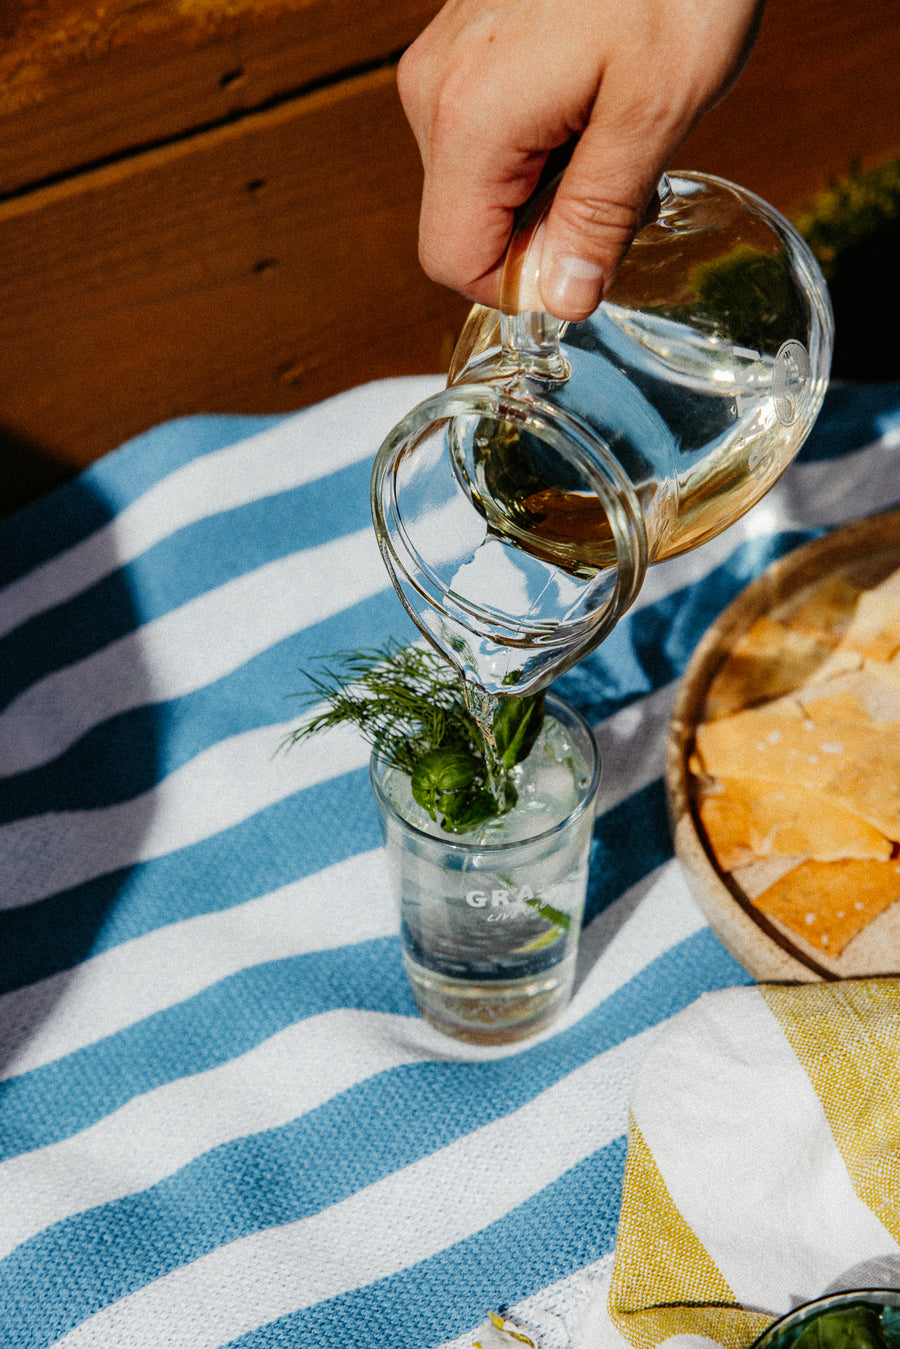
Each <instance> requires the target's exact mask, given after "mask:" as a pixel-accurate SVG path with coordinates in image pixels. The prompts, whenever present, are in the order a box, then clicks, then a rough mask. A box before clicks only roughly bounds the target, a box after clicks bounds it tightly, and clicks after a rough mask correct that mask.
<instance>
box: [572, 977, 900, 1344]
mask: <svg viewBox="0 0 900 1349" xmlns="http://www.w3.org/2000/svg"><path fill="white" fill-rule="evenodd" d="M879 1284H880V1285H885V1284H900V980H896V979H869V980H855V981H847V982H841V983H823V984H808V985H803V986H801V987H783V986H776V985H764V986H759V987H756V988H738V989H729V990H726V991H725V992H720V993H711V994H707V995H705V996H704V997H702V998H700V999H699V1000H698V1001H697V1002H696V1003H694V1004H692V1006H691V1007H689V1008H687V1009H686V1011H685V1012H683V1013H681V1014H680V1015H679V1016H677V1017H676V1018H674V1019H673V1021H672V1022H670V1023H669V1025H668V1026H667V1027H666V1029H665V1030H664V1031H663V1032H662V1034H661V1035H660V1036H659V1038H658V1039H657V1040H656V1041H655V1043H654V1045H653V1046H652V1048H651V1050H650V1051H649V1053H648V1055H647V1057H646V1059H645V1060H644V1062H643V1064H642V1066H641V1071H640V1074H639V1077H638V1081H637V1083H636V1086H635V1091H634V1095H633V1099H632V1110H631V1118H630V1126H629V1144H628V1157H627V1162H626V1168H625V1177H624V1188H623V1197H622V1208H621V1214H620V1219H619V1230H618V1238H617V1244H616V1256H615V1261H614V1264H613V1269H612V1273H611V1276H610V1278H609V1280H608V1282H607V1285H606V1287H605V1289H604V1293H603V1297H602V1300H598V1302H597V1304H596V1305H595V1307H594V1308H593V1311H592V1314H591V1315H590V1316H589V1318H588V1323H587V1324H586V1325H585V1326H584V1327H583V1332H582V1335H581V1336H579V1349H656V1346H658V1345H662V1344H664V1343H665V1342H666V1341H670V1340H673V1337H676V1342H677V1340H680V1342H681V1346H683V1349H688V1346H691V1345H692V1346H694V1349H702V1346H703V1345H704V1344H705V1345H707V1346H708V1347H709V1349H714V1346H715V1345H717V1344H718V1345H723V1346H726V1347H727V1349H742V1347H743V1346H746V1345H748V1344H750V1343H751V1342H752V1340H753V1339H754V1338H755V1337H756V1336H757V1335H758V1334H759V1333H760V1332H761V1331H762V1330H763V1329H764V1328H765V1327H766V1325H768V1324H769V1323H770V1322H771V1320H772V1319H773V1318H774V1317H776V1316H780V1315H782V1314H784V1313H785V1312H787V1311H790V1310H791V1309H792V1308H793V1307H795V1306H797V1305H798V1304H799V1303H801V1302H806V1301H808V1300H810V1299H811V1298H814V1297H818V1296H820V1295H821V1294H823V1293H825V1292H831V1291H835V1290H836V1289H837V1288H841V1287H844V1288H858V1287H862V1286H866V1285H868V1286H876V1285H879ZM700 1337H702V1338H700ZM710 1341H712V1342H713V1343H712V1346H711V1347H710V1346H709V1342H710ZM671 1349H675V1343H674V1342H673V1345H672V1346H671Z"/></svg>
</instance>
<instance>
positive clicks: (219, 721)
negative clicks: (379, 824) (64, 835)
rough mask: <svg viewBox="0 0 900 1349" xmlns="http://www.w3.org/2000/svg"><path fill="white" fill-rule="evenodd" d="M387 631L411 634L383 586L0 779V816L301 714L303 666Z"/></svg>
mask: <svg viewBox="0 0 900 1349" xmlns="http://www.w3.org/2000/svg"><path fill="white" fill-rule="evenodd" d="M388 633H390V634H392V635H393V636H394V637H395V638H396V640H397V641H401V642H410V641H413V640H414V632H413V627H412V624H411V622H409V620H408V619H407V618H406V613H405V611H404V610H403V608H402V607H401V605H400V604H398V602H397V597H396V595H395V594H394V591H393V590H392V589H390V587H387V588H386V589H385V590H382V591H379V592H378V593H377V594H375V595H373V596H372V597H371V598H370V599H367V600H363V601H361V602H360V603H359V604H354V605H351V606H350V607H349V608H346V609H342V610H340V611H339V612H338V613H336V614H334V615H332V616H331V617H329V618H327V619H323V621H322V622H321V623H314V624H312V625H311V626H310V627H308V628H303V629H302V630H301V631H299V632H297V633H292V634H291V636H290V637H286V638H284V640H283V641H280V642H276V643H275V644H274V645H273V646H270V647H267V648H266V650H264V651H262V652H260V653H259V655H257V656H253V657H252V658H251V659H250V660H248V661H246V662H244V664H242V665H240V666H238V668H237V669H236V670H234V671H232V672H231V673H230V674H227V675H224V676H223V677H222V678H221V679H219V680H217V681H216V682H215V683H213V684H209V685H207V686H205V687H203V688H200V689H197V690H195V691H194V692H192V693H188V694H185V695H184V696H183V697H181V698H172V699H169V700H167V701H165V702H156V703H147V704H145V705H144V706H142V707H137V708H132V709H130V710H129V711H127V712H121V713H119V714H118V715H116V716H114V717H110V718H109V719H108V720H107V721H104V722H102V723H100V724H99V725H97V726H94V727H92V728H91V729H90V730H89V731H87V732H86V733H85V734H84V735H83V736H81V738H80V739H79V740H77V741H76V742H75V743H74V744H73V745H72V746H70V748H69V749H67V750H64V751H63V753H62V754H60V755H58V756H57V757H56V758H54V759H52V760H50V762H48V763H46V764H42V765H41V766H40V767H38V768H32V769H28V770H26V771H25V772H21V773H13V774H10V775H8V776H7V777H5V778H2V779H0V823H8V822H9V821H11V820H16V819H26V818H28V816H30V815H39V814H41V813H42V812H43V811H45V810H47V809H53V810H66V809H70V810H84V809H89V808H91V807H95V806H107V805H113V804H115V803H116V802H119V801H127V800H130V799H131V798H132V797H135V796H139V795H140V794H141V793H143V792H146V791H149V790H150V789H151V788H152V787H154V786H155V785H156V784H157V783H158V782H160V781H162V779H163V778H164V777H166V776H168V774H169V773H172V772H174V771H175V770H176V769H177V768H180V767H181V766H182V765H183V764H186V763H188V762H189V761H190V760H191V759H193V758H194V757H195V756H196V755H198V754H199V753H201V751H203V750H205V749H208V748H210V747H211V746H212V745H215V744H217V743H218V742H219V741H221V740H225V739H227V738H228V737H230V736H233V735H239V734H241V733H242V732H244V731H252V730H256V729H258V728H261V727H264V726H272V725H276V724H280V723H282V722H285V721H290V720H291V718H292V716H296V720H297V721H298V722H299V721H300V720H301V717H302V713H303V707H302V704H300V703H298V702H297V700H296V697H294V696H292V695H295V694H296V693H300V692H302V691H303V690H304V689H308V688H309V684H308V682H307V679H306V676H305V670H307V669H308V670H312V669H313V667H314V663H315V661H316V660H317V659H318V658H319V657H321V656H322V655H330V654H331V653H333V652H335V651H340V650H342V649H345V648H347V647H348V646H350V645H352V646H354V647H360V646H374V645H376V644H381V643H382V642H383V641H384V640H385V637H386V634H388ZM272 735H273V740H272V754H273V756H274V757H273V760H272V764H271V772H272V773H273V775H276V774H278V773H279V772H280V771H281V770H280V766H279V765H280V759H279V757H278V756H277V755H276V751H277V750H278V748H279V739H278V736H277V734H276V732H275V731H273V733H272ZM294 752H296V753H302V752H303V751H302V750H298V751H294Z"/></svg>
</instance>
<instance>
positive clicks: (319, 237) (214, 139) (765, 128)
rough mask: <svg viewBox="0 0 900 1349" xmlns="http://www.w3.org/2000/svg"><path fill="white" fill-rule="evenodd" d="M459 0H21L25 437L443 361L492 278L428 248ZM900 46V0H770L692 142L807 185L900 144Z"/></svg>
mask: <svg viewBox="0 0 900 1349" xmlns="http://www.w3.org/2000/svg"><path fill="white" fill-rule="evenodd" d="M437 7H438V4H437V0H394V2H393V3H392V4H391V5H385V4H383V2H382V0H354V3H353V5H352V7H351V6H349V4H348V2H347V0H190V2H188V0H142V3H140V4H135V3H134V0H102V3H101V0H90V2H88V0H6V4H5V5H4V6H2V10H0V26H2V27H3V34H4V36H5V37H7V39H8V40H7V41H6V42H5V43H4V45H3V47H2V48H0V197H2V196H3V194H4V193H5V194H6V199H5V201H2V202H0V259H2V270H0V343H2V350H3V361H2V362H0V438H2V436H3V433H4V431H5V433H6V436H7V441H8V443H12V442H14V443H15V445H16V447H21V446H26V447H27V446H31V447H34V448H35V451H36V452H37V453H45V454H46V455H48V456H50V458H51V459H52V460H53V461H54V462H55V463H57V464H58V463H66V464H76V465H80V464H84V463H87V462H89V461H90V460H91V459H93V458H95V457H96V456H97V455H99V454H101V453H103V452H105V451H106V450H109V449H112V448H114V447H115V446H116V445H117V444H118V443H120V442H121V441H122V440H123V439H125V438H126V437H128V436H130V435H132V434H134V433H135V432H137V431H140V430H143V429H144V428H146V427H147V426H150V425H152V424H154V423H155V422H158V421H161V420H164V419H165V418H168V417H172V416H176V415H179V414H181V413H194V412H215V411H243V412H255V411H259V412H276V411H283V410H289V409H292V408H297V407H302V406H304V405H306V404H308V403H311V402H314V401H316V400H317V399H320V398H323V397H326V396H327V395H328V394H331V393H334V392H336V391H338V390H340V389H342V388H347V387H349V386H351V385H353V384H356V383H359V382H360V381H362V380H366V379H371V378H376V377H380V376H389V375H396V374H401V373H413V372H425V371H433V370H436V369H439V368H445V367H446V363H447V358H448V355H449V349H450V348H451V347H452V344H453V340H454V337H455V334H456V333H457V332H458V330H459V326H460V324H461V322H462V319H463V317H464V314H465V312H466V309H467V305H466V304H465V302H464V301H462V300H460V299H459V298H458V297H456V296H453V295H451V294H450V293H449V292H447V291H444V290H441V289H440V288H438V287H436V286H433V285H431V284H430V283H429V282H428V281H427V280H426V279H425V277H424V276H423V274H422V273H421V271H420V269H419V264H418V260H417V253H416V221H417V216H418V200H419V190H420V182H421V171H420V165H419V157H418V153H417V150H416V147H415V144H414V141H413V138H412V136H411V134H410V132H409V130H408V128H407V126H406V123H405V120H404V118H403V115H402V112H401V109H400V106H399V101H398V99H397V96H396V92H395V87H394V82H395V67H396V52H397V49H398V48H399V47H401V46H402V45H404V44H405V43H406V42H408V41H409V40H410V39H411V38H412V37H413V36H414V35H415V33H417V32H418V31H419V29H420V28H421V27H422V26H424V24H425V23H426V22H427V20H428V19H429V18H430V16H431V14H433V13H434V12H435V10H436V9H437ZM898 65H900V24H897V23H896V8H895V0H871V3H870V4H869V5H867V6H866V7H864V8H863V7H861V6H856V5H847V4H846V3H845V0H769V5H768V9H767V12H766V16H765V19H764V22H763V28H762V32H761V35H760V39H759V43H758V46H757V49H756V51H755V53H754V55H753V56H752V58H751V61H750V63H749V65H748V67H747V69H746V71H745V72H744V74H743V76H742V78H741V80H740V81H739V83H738V85H737V87H736V88H735V90H734V91H733V92H732V93H731V94H730V95H729V97H728V98H727V99H726V100H725V101H724V102H723V103H722V104H721V105H720V106H719V107H718V108H717V109H715V110H714V111H713V112H712V113H711V114H710V116H709V117H708V118H707V119H706V121H705V122H704V123H703V125H702V126H701V127H700V128H699V129H698V130H697V131H696V132H695V133H694V134H693V136H692V137H691V138H690V139H689V140H688V142H687V143H686V144H685V146H684V147H683V148H682V151H681V153H680V154H679V156H678V161H677V162H678V163H679V164H680V165H682V166H684V167H693V168H699V169H703V170H706V171H710V172H714V173H721V174H723V175H724V176H726V177H730V178H732V179H734V180H736V181H738V182H742V183H744V184H746V185H747V186H748V187H750V188H752V189H754V190H755V191H757V192H760V193H761V194H762V195H763V196H764V197H766V198H768V199H769V200H770V201H772V202H773V203H774V204H775V205H776V206H778V207H780V208H781V209H782V210H784V211H787V212H791V211H793V210H794V209H796V208H797V207H798V206H800V205H801V204H805V203H806V202H807V201H808V199H809V198H810V196H812V195H813V194H814V193H815V192H816V191H818V190H819V189H820V188H821V187H823V186H824V185H825V184H826V183H827V181H828V179H829V177H830V176H832V175H841V174H843V173H844V172H845V171H846V170H847V168H848V167H849V166H850V164H851V163H852V162H853V161H854V160H858V161H860V162H861V163H862V164H863V165H868V164H871V163H875V162H878V161H881V160H883V159H885V158H887V157H889V156H890V155H893V154H900V128H898V112H900V103H898V98H897V94H896V70H897V68H898ZM361 69H364V71H365V73H360V70H361ZM354 70H355V71H356V73H348V72H352V71H354Z"/></svg>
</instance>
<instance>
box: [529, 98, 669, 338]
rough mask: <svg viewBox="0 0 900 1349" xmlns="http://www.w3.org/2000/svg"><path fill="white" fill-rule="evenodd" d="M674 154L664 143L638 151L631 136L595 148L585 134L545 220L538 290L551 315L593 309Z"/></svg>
mask: <svg viewBox="0 0 900 1349" xmlns="http://www.w3.org/2000/svg"><path fill="white" fill-rule="evenodd" d="M606 134H607V137H608V135H609V133H608V131H607V133H606ZM679 139H680V138H679ZM676 143H677V142H676ZM674 148H675V145H673V144H669V143H668V141H666V143H664V144H662V145H658V146H653V147H648V146H647V145H646V144H644V145H641V146H640V150H639V151H638V147H637V146H636V145H635V141H634V139H632V137H630V136H629V137H627V138H624V139H622V140H618V138H617V140H616V142H615V143H613V144H612V145H610V143H609V141H608V139H607V140H604V141H603V143H602V144H601V136H600V130H599V128H595V127H594V125H593V124H589V125H588V126H587V127H586V128H585V130H584V132H583V133H582V136H581V138H580V140H579V141H578V143H577V144H576V146H575V149H574V151H573V153H572V157H571V159H570V161H569V164H568V167H567V168H566V171H565V173H564V174H563V176H562V178H561V179H560V183H559V187H558V188H557V191H556V196H555V197H554V200H553V205H552V206H551V208H550V211H549V213H548V215H547V218H546V230H545V234H544V241H543V245H542V249H541V270H540V290H541V298H542V299H543V302H544V305H545V306H546V308H547V309H548V310H549V311H550V313H551V314H554V315H555V316H556V317H557V318H559V319H568V320H570V321H577V320H579V319H584V318H587V316H588V315H589V314H591V313H593V311H594V310H595V309H596V308H597V305H598V304H599V303H600V301H601V300H602V298H603V296H604V294H605V293H606V291H607V290H608V289H609V287H610V286H611V285H612V282H613V278H614V277H615V274H616V271H617V270H618V268H619V265H620V264H621V262H622V259H623V258H624V257H625V254H626V253H627V251H628V248H629V245H630V244H631V241H632V239H633V238H634V236H635V234H637V232H638V230H639V229H640V228H641V225H642V224H643V222H644V220H645V218H646V216H647V212H648V209H649V207H650V203H651V202H652V201H653V198H654V194H655V192H656V187H657V184H658V182H659V179H660V177H661V176H662V174H663V172H664V171H665V168H666V164H667V163H668V160H669V156H670V154H671V153H673V152H674Z"/></svg>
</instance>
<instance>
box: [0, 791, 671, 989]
mask: <svg viewBox="0 0 900 1349" xmlns="http://www.w3.org/2000/svg"><path fill="white" fill-rule="evenodd" d="M380 844H381V832H380V828H379V824H378V818H377V815H376V812H375V807H374V803H373V801H372V796H371V792H370V790H369V782H368V770H367V769H365V768H361V769H357V770H356V771H355V772H353V773H346V774H343V775H342V776H340V777H336V778H330V779H328V780H327V781H325V782H321V783H317V784H316V785H315V786H314V787H309V788H306V789H305V790H303V791H301V792H296V793H294V794H293V795H291V796H289V797H286V798H285V799H284V800H282V801H278V802H276V804H275V805H272V806H269V807H268V808H267V809H265V810H262V811H259V812H258V813H257V814H255V815H252V816H251V817H250V818H249V819H248V820H243V821H242V822H241V823H240V824H237V825H235V826H234V827H233V828H231V829H227V830H224V831H223V832H222V833H220V834H214V835H213V836H212V837H211V838H208V839H203V840H201V841H200V842H199V843H195V844H193V845H191V846H190V847H187V848H182V849H179V850H178V851H177V852H173V853H167V854H165V855H164V856H163V857H159V858H155V859H153V860H152V861H149V862H142V863H138V864H137V865H135V866H133V867H131V868H122V869H121V870H118V871H112V872H108V873H107V874H105V875H103V876H99V877H97V878H96V879H94V880H91V881H86V882H85V883H84V884H82V885H77V886H74V887H72V888H71V889H68V890H63V891H60V892H59V893H58V894H54V895H51V896H49V897H48V898H47V899H43V900H40V901H37V902H36V903H33V904H28V905H24V906H22V907H21V908H13V909H7V910H5V911H3V912H0V993H8V992H11V991H12V990H13V989H16V988H21V987H23V986H24V985H26V984H31V983H35V982H37V980H39V979H45V978H47V977H49V976H50V975H53V974H57V973H59V972H60V971H63V970H66V969H70V968H72V967H73V966H74V965H77V964H78V963H79V961H81V960H84V959H86V958H87V957H88V956H89V955H97V954H99V953H100V952H102V951H109V950H111V949H112V948H113V947H115V946H118V945H120V944H121V943H122V942H126V941H132V940H133V939H134V938H136V937H142V936H144V935H146V934H147V933H149V932H153V931H156V930H157V929H159V928H161V927H166V926H168V925H169V924H171V923H174V922H180V921H183V920H185V919H189V918H194V917H198V916H199V915H201V914H209V913H217V912H221V911H222V910H223V909H228V908H232V907H234V906H235V905H238V904H244V903H246V902H247V901H249V900H251V899H255V898H258V897H259V896H262V895H266V894H269V893H270V892H271V891H273V890H277V889H279V888H280V887H281V886H283V885H287V884H289V883H290V882H291V881H296V880H300V879H301V878H303V877H306V876H308V875H310V874H311V873H312V872H314V871H320V870H322V869H324V868H325V867H327V866H333V865H334V864H336V863H338V862H343V861H346V860H347V859H348V858H350V857H355V856H356V855H357V854H359V853H362V852H366V851H368V850H369V849H371V848H377V847H378V846H379V845H380ZM671 856H672V841H671V835H670V832H669V827H668V822H667V816H666V802H665V792H664V788H663V784H662V782H660V781H657V782H653V783H650V784H649V785H648V786H647V787H644V788H642V789H641V790H640V791H639V792H637V793H635V794H634V795H633V796H631V797H628V798H627V799H626V800H625V801H623V802H621V803H620V804H619V805H618V806H616V807H615V808H614V809H612V810H610V811H607V812H606V813H605V814H602V815H600V816H599V817H598V819H597V822H596V824H595V826H594V838H593V843H592V855H591V868H590V875H589V882H588V898H587V909H586V914H587V919H588V920H590V918H592V917H593V916H594V915H595V914H596V913H599V912H600V911H601V910H602V909H604V908H606V907H607V905H608V904H610V903H612V901H613V900H614V899H616V898H617V897H618V895H620V894H622V893H623V892H624V891H625V890H626V889H628V888H629V887H630V886H631V885H633V884H634V883H635V882H636V881H638V880H640V879H642V877H643V876H645V875H647V874H649V873H650V872H651V871H653V870H655V868H656V867H658V866H660V865H661V863H663V862H665V861H667V860H668V859H669V858H670V857H671ZM247 858H252V859H253V867H252V869H248V867H247ZM251 878H252V879H251Z"/></svg>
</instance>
